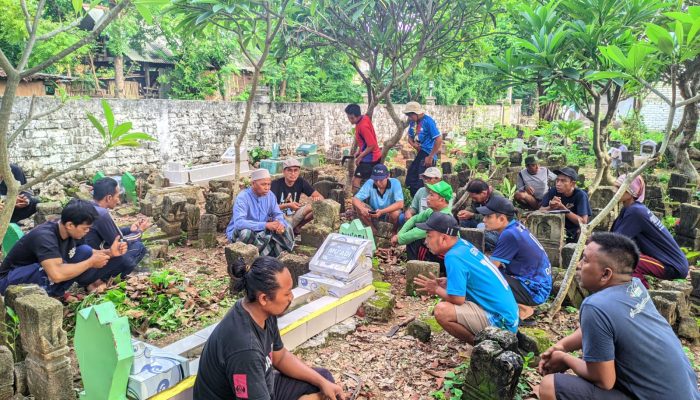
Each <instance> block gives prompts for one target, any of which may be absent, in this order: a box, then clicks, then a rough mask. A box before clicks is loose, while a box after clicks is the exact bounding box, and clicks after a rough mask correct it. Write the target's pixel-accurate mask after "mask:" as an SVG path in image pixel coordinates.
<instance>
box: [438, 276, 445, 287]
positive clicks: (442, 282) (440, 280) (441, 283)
mask: <svg viewBox="0 0 700 400" xmlns="http://www.w3.org/2000/svg"><path fill="white" fill-rule="evenodd" d="M437 281H438V285H439V286H440V287H441V288H443V289H447V278H438V280H437Z"/></svg>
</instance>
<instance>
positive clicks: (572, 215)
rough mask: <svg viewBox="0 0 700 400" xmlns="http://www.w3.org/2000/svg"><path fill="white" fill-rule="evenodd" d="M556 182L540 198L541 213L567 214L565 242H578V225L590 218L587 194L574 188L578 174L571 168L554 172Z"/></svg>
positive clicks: (579, 229) (579, 230) (579, 231)
mask: <svg viewBox="0 0 700 400" xmlns="http://www.w3.org/2000/svg"><path fill="white" fill-rule="evenodd" d="M554 174H556V175H557V180H556V183H555V185H554V187H553V188H551V189H549V191H548V192H547V193H546V194H545V195H544V198H542V208H540V210H541V211H563V212H567V211H568V212H567V213H566V214H565V215H566V221H565V224H564V228H565V229H566V242H567V243H573V242H575V241H577V240H578V235H579V234H580V233H581V228H580V224H581V223H584V224H585V223H588V218H589V217H590V216H591V214H592V212H591V206H590V204H589V203H588V194H586V192H584V191H583V190H581V189H579V188H577V187H576V181H577V180H578V174H577V173H576V171H574V169H573V168H569V167H565V168H562V169H560V170H556V171H554Z"/></svg>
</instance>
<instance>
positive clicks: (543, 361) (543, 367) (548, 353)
mask: <svg viewBox="0 0 700 400" xmlns="http://www.w3.org/2000/svg"><path fill="white" fill-rule="evenodd" d="M557 351H558V352H563V351H564V347H562V346H561V345H559V344H555V345H554V346H552V347H550V348H548V349H547V350H545V351H544V352H543V353H542V354H540V362H539V364H538V365H537V371H538V372H539V373H540V374H542V375H546V374H549V373H551V372H547V371H548V369H549V365H548V364H549V361H550V360H551V359H552V354H554V352H557Z"/></svg>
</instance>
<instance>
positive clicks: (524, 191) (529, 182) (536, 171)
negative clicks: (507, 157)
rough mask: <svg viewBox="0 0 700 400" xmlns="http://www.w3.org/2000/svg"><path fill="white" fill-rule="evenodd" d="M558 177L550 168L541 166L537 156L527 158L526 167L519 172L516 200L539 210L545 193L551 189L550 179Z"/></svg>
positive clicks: (531, 208)
mask: <svg viewBox="0 0 700 400" xmlns="http://www.w3.org/2000/svg"><path fill="white" fill-rule="evenodd" d="M554 179H557V176H556V175H554V174H553V173H552V172H551V171H550V170H549V169H547V168H545V167H540V165H539V161H538V160H537V158H536V157H535V156H527V157H526V158H525V169H523V170H522V171H520V172H519V173H518V179H517V180H516V186H517V189H518V191H517V192H516V193H515V201H517V202H518V203H520V204H521V205H523V206H525V207H527V208H529V209H530V210H538V209H539V208H540V204H541V203H542V198H543V197H544V194H545V193H547V191H548V190H549V180H554Z"/></svg>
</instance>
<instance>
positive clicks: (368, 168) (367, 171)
mask: <svg viewBox="0 0 700 400" xmlns="http://www.w3.org/2000/svg"><path fill="white" fill-rule="evenodd" d="M377 164H379V161H373V162H365V161H361V162H360V165H358V166H357V167H355V178H362V179H363V180H367V179H369V177H370V176H372V170H373V169H374V166H375V165H377Z"/></svg>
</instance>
